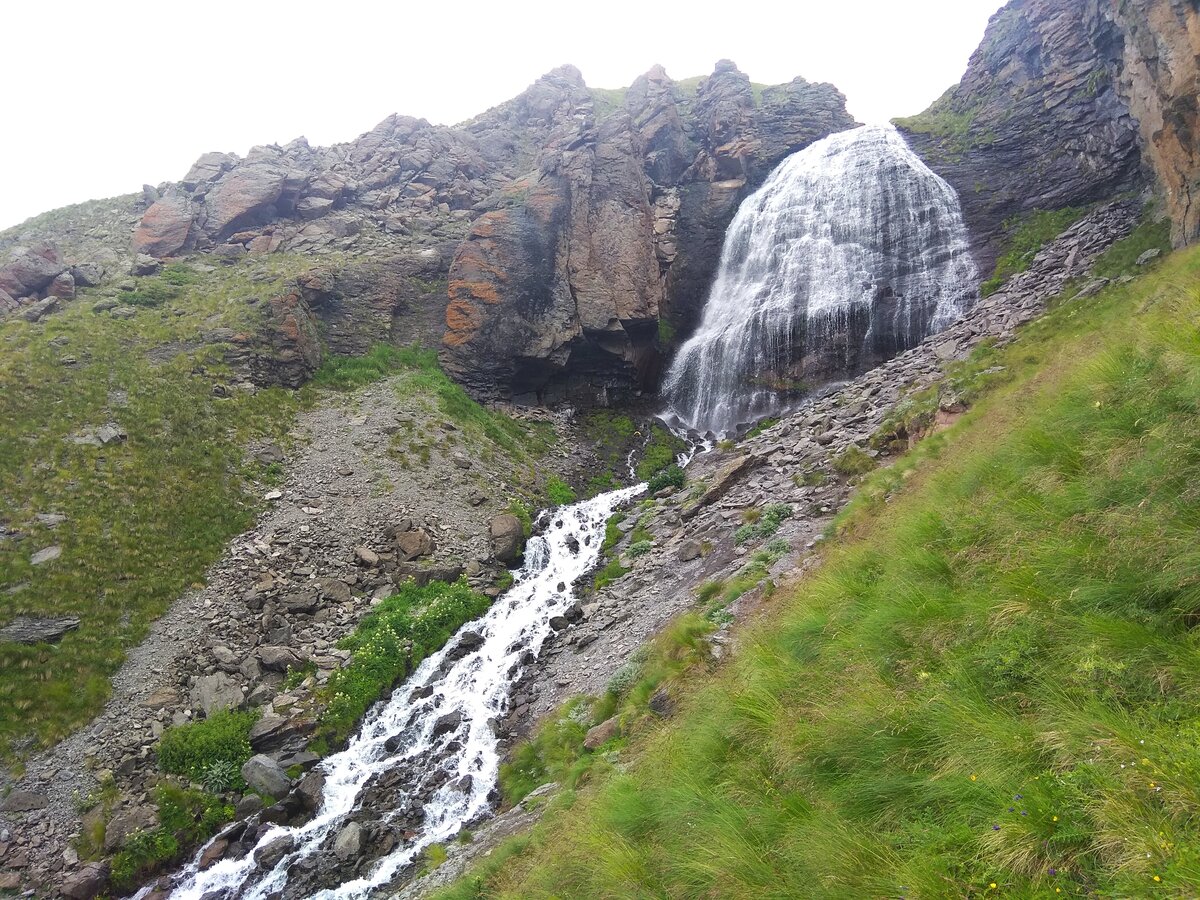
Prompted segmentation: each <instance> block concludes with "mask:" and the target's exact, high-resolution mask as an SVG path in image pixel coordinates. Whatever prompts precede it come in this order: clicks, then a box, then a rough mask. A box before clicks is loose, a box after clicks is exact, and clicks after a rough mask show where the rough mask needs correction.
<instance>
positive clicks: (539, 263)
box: [443, 61, 853, 403]
mask: <svg viewBox="0 0 1200 900" xmlns="http://www.w3.org/2000/svg"><path fill="white" fill-rule="evenodd" d="M535 87H536V88H537V91H538V94H539V96H542V97H546V96H547V95H548V94H549V93H551V92H557V95H558V100H557V102H556V103H547V104H546V108H547V109H548V110H553V111H556V112H557V114H558V116H559V119H558V125H557V127H556V128H554V129H552V130H551V131H550V133H549V135H548V136H547V138H546V143H545V145H544V148H543V150H542V152H541V153H540V154H539V156H538V158H537V168H536V170H535V171H534V172H532V173H530V174H529V175H526V176H525V177H523V178H521V179H518V180H517V181H514V182H513V183H512V184H511V185H510V186H509V187H508V188H507V189H506V190H505V191H504V192H502V194H501V195H500V196H499V197H497V198H494V199H493V201H492V203H491V205H492V208H491V209H489V210H488V211H487V212H486V213H485V214H484V215H482V216H480V218H479V219H477V220H476V221H475V224H474V226H473V227H472V229H471V232H470V235H469V236H468V238H467V240H466V241H465V242H464V243H463V245H462V247H460V249H459V251H458V254H457V255H456V257H455V260H454V263H453V264H452V266H451V271H450V284H449V295H450V303H449V306H448V307H447V312H446V336H445V339H444V343H445V352H444V353H443V362H444V363H445V365H446V368H447V369H448V370H449V371H450V372H451V373H452V374H454V375H455V376H456V377H457V378H459V379H460V380H461V381H463V382H464V383H465V384H466V385H467V386H468V387H469V388H470V389H471V390H472V391H473V392H474V393H476V394H479V395H483V396H502V397H508V396H515V397H517V398H518V399H521V400H523V401H528V402H546V401H554V400H558V399H562V398H563V397H569V398H571V399H574V400H580V401H583V402H590V403H608V402H612V401H613V400H615V399H618V398H621V397H626V398H627V397H629V396H630V395H633V394H636V393H638V392H639V391H641V390H642V389H644V388H647V387H652V386H653V385H654V383H655V382H656V380H657V377H658V374H659V366H660V362H661V357H660V352H659V351H660V349H661V347H660V341H659V328H658V323H659V321H660V320H662V319H663V318H671V319H673V320H674V321H675V322H676V323H677V324H678V325H681V326H683V327H684V328H687V327H689V326H690V325H691V323H692V321H693V320H694V318H695V315H696V314H697V313H698V311H699V308H700V306H701V304H702V300H703V294H704V288H705V287H706V286H707V282H708V280H710V279H711V276H712V273H713V269H714V268H715V264H716V260H717V257H718V256H719V251H720V244H721V240H722V237H723V234H724V229H725V226H726V225H727V224H728V222H729V219H730V218H731V217H732V215H733V213H734V211H735V210H736V207H737V204H738V203H739V202H740V200H741V198H742V197H743V196H745V194H746V193H747V192H748V191H749V190H750V189H752V188H753V187H755V186H757V185H758V184H759V183H760V182H761V181H762V180H763V179H764V178H765V177H766V175H767V174H769V172H770V171H771V169H772V168H774V166H775V165H776V164H777V163H778V162H779V160H780V159H782V158H783V157H784V156H786V155H788V154H789V153H791V152H794V151H795V150H797V149H800V148H802V147H804V146H806V145H807V144H809V143H811V142H812V141H814V140H816V139H818V138H821V137H824V136H825V135H827V134H829V133H830V132H832V131H836V130H839V129H842V128H847V127H850V126H851V125H852V124H853V120H852V119H851V118H850V117H849V116H848V115H847V114H846V112H845V108H844V101H843V98H842V97H841V95H840V94H838V93H837V91H835V90H834V89H833V88H831V87H830V86H828V85H812V84H809V83H808V82H805V81H803V80H802V79H797V80H796V81H794V82H792V83H791V84H788V85H783V86H780V87H777V88H767V89H765V90H763V91H762V96H761V99H756V97H755V91H754V88H753V87H752V86H751V84H750V80H749V79H748V78H747V77H746V76H745V75H744V74H743V73H741V72H739V71H738V70H737V69H736V67H735V66H734V65H733V64H732V63H730V62H727V61H725V62H722V63H719V64H718V66H717V69H716V71H715V72H714V74H713V75H712V77H711V78H708V79H704V80H702V81H701V83H700V85H699V87H698V88H697V90H696V93H695V95H694V96H691V95H689V94H688V93H687V92H685V91H684V90H683V89H682V88H681V87H680V86H679V85H677V84H676V83H675V82H673V81H671V80H670V79H669V78H668V77H667V75H666V73H665V72H664V71H663V70H662V68H661V67H655V68H654V69H652V70H651V71H650V72H648V73H646V74H645V75H643V76H642V77H640V78H639V79H638V80H637V81H635V82H634V84H633V85H631V86H630V88H629V90H628V91H627V92H626V95H625V98H624V101H623V103H622V105H621V106H620V107H618V108H617V109H608V110H606V109H603V108H601V107H600V104H599V103H597V102H596V98H595V97H594V96H593V95H592V94H591V92H589V91H588V90H587V89H586V87H585V86H584V84H583V82H582V79H581V78H580V77H579V74H578V72H577V71H575V70H574V69H569V68H567V69H561V70H557V71H556V72H554V73H551V75H549V76H547V77H546V78H543V79H541V80H540V81H539V83H538V85H536V86H535Z"/></svg>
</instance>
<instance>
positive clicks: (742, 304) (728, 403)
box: [663, 126, 977, 436]
mask: <svg viewBox="0 0 1200 900" xmlns="http://www.w3.org/2000/svg"><path fill="white" fill-rule="evenodd" d="M976 281H977V278H976V270H975V264H974V262H973V261H972V259H971V255H970V247H969V244H968V239H967V232H966V228H965V226H964V225H963V220H962V213H961V210H960V207H959V202H958V196H957V194H955V192H954V189H953V188H951V187H950V185H949V184H947V183H946V182H945V181H943V180H942V179H941V178H939V177H938V176H937V175H935V174H934V173H933V172H932V171H930V169H929V168H928V167H927V166H926V165H925V164H924V163H923V162H922V161H921V160H920V158H919V157H918V156H917V155H916V154H915V153H913V152H912V150H911V149H909V147H908V145H907V144H906V143H905V142H904V139H903V138H902V137H901V136H900V134H899V132H897V131H896V129H894V128H892V127H891V126H864V127H862V128H856V129H853V130H851V131H846V132H842V133H840V134H835V135H832V136H830V137H828V138H825V139H824V140H821V141H818V142H816V143H814V144H812V145H811V146H809V147H807V148H805V149H804V150H801V151H799V152H797V153H794V154H792V155H791V156H789V157H788V158H787V159H786V160H784V161H783V162H782V163H780V165H779V166H778V167H777V168H776V169H775V171H774V172H772V173H771V176H770V177H769V178H768V179H767V181H766V183H765V184H763V186H762V187H761V188H760V189H759V190H758V191H757V192H755V193H754V194H753V195H751V196H750V197H748V198H747V199H746V200H745V201H744V202H743V203H742V205H741V206H740V207H739V209H738V211H737V214H736V215H735V217H734V219H733V222H732V223H731V224H730V226H729V230H728V232H727V233H726V235H725V245H724V248H723V249H722V251H721V262H720V266H719V268H718V271H717V275H716V279H715V281H714V283H713V286H712V290H711V291H710V293H709V297H708V300H707V303H706V305H705V307H704V313H703V317H702V320H701V323H700V326H699V327H698V329H697V330H696V332H695V334H694V335H692V337H691V338H690V339H689V340H688V341H687V342H686V343H685V344H684V345H683V346H682V347H681V348H680V350H679V353H678V355H677V356H676V357H675V360H674V362H673V364H672V366H671V369H670V371H669V372H668V374H667V378H666V381H665V383H664V388H663V391H664V393H665V395H666V397H667V401H668V404H669V412H668V413H667V414H666V416H665V417H664V418H665V419H666V420H667V421H669V422H671V423H673V424H674V425H676V426H681V427H684V428H690V429H693V430H695V431H698V432H701V433H708V434H713V435H717V436H724V435H727V434H730V433H732V432H734V431H736V429H737V428H738V426H742V425H746V424H749V423H752V422H754V421H757V420H758V419H761V418H764V417H766V416H770V415H774V414H776V413H779V412H781V411H782V410H784V409H786V408H787V407H788V406H790V405H792V404H793V403H794V402H795V401H796V399H797V395H800V394H803V393H804V392H805V390H806V389H808V387H809V386H808V385H805V384H804V383H803V382H804V380H805V379H806V378H808V377H809V374H810V373H814V374H815V375H816V377H818V378H820V379H822V380H825V381H830V380H836V379H838V378H839V377H840V378H844V377H847V376H850V375H854V374H857V372H858V371H861V370H864V369H866V368H869V367H870V366H871V365H875V364H877V363H878V362H881V361H882V360H883V359H885V358H887V357H890V356H894V355H895V354H896V353H899V352H901V351H903V350H906V349H908V348H910V347H913V346H915V345H916V344H917V343H919V342H920V341H921V340H922V339H923V338H925V337H927V336H928V335H930V334H933V333H935V332H937V331H940V330H942V329H943V328H945V327H946V326H947V325H949V324H950V323H952V322H953V321H954V320H955V319H957V318H958V317H959V316H960V315H961V314H962V313H963V312H965V311H966V309H967V307H968V306H969V304H970V303H971V301H972V300H973V298H974V296H975V285H976Z"/></svg>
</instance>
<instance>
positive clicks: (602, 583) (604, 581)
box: [592, 557, 629, 591]
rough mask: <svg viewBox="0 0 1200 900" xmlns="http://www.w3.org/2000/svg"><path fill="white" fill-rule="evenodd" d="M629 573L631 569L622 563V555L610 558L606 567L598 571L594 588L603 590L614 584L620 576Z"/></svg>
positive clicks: (593, 584)
mask: <svg viewBox="0 0 1200 900" xmlns="http://www.w3.org/2000/svg"><path fill="white" fill-rule="evenodd" d="M628 574H629V570H628V569H626V568H625V567H624V566H623V565H621V560H620V557H617V558H615V559H610V560H609V561H608V563H607V564H606V565H605V566H604V568H602V569H600V570H599V571H598V572H597V573H596V577H595V579H594V580H593V582H592V587H593V589H594V590H597V591H600V590H603V589H604V588H605V587H607V586H608V585H610V584H612V583H613V582H614V581H616V580H617V579H618V578H621V577H623V576H625V575H628Z"/></svg>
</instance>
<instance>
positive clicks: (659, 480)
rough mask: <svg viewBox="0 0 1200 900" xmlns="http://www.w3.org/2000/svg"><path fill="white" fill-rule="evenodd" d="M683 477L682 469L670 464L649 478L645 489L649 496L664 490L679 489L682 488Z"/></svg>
mask: <svg viewBox="0 0 1200 900" xmlns="http://www.w3.org/2000/svg"><path fill="white" fill-rule="evenodd" d="M684 477H685V476H684V474H683V469H681V468H679V466H677V465H674V464H672V465H670V466H667V468H665V469H663V470H662V471H661V472H659V473H658V474H657V475H655V476H654V477H653V478H651V479H650V481H649V482H648V483H647V485H646V489H647V491H649V492H650V493H651V494H657V493H658V492H659V491H661V490H663V489H664V488H668V487H673V488H681V487H683V483H684Z"/></svg>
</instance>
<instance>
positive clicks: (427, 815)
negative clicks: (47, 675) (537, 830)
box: [143, 484, 645, 900]
mask: <svg viewBox="0 0 1200 900" xmlns="http://www.w3.org/2000/svg"><path fill="white" fill-rule="evenodd" d="M644 490H645V485H644V484H643V485H637V486H635V487H630V488H624V489H622V490H617V491H612V492H609V493H607V494H602V495H601V496H599V497H595V498H593V499H591V500H585V501H583V502H581V503H576V504H573V505H571V506H566V507H562V508H560V509H557V510H554V511H553V512H552V513H551V516H552V519H551V523H550V526H549V527H548V528H547V529H546V530H545V532H544V533H543V534H541V535H539V536H536V537H533V538H531V539H530V541H529V544H528V546H527V547H526V550H525V565H524V567H523V568H522V569H521V571H520V572H519V573H518V574H517V576H516V580H515V582H514V584H513V586H512V588H510V589H509V590H508V591H507V592H505V594H503V595H502V596H501V597H500V598H499V599H497V600H496V602H495V603H494V604H493V605H492V606H491V608H490V609H489V610H488V612H487V613H485V614H484V616H483V617H482V618H480V619H477V620H476V621H475V622H472V623H470V624H468V625H466V626H464V627H463V629H462V630H463V631H465V630H470V631H472V632H474V633H476V634H478V635H479V636H481V637H482V638H483V643H482V645H481V646H479V647H478V648H477V649H475V650H474V651H472V652H470V653H468V654H466V655H465V656H463V657H462V658H459V659H457V660H455V656H454V655H452V654H453V651H454V649H455V648H456V647H457V645H458V644H459V635H455V637H453V638H451V639H450V640H449V641H448V642H447V643H446V646H445V647H444V648H443V649H442V650H441V651H439V652H438V653H435V654H433V655H432V656H430V657H429V658H427V659H426V660H425V661H424V662H422V663H421V665H420V666H419V667H418V669H417V671H416V672H414V673H413V675H412V676H411V677H410V678H409V679H408V681H407V682H406V683H405V685H404V687H403V688H401V689H400V690H397V691H396V692H395V693H394V694H393V695H392V698H391V699H390V700H389V701H387V702H385V703H382V704H379V705H378V706H376V707H375V709H373V710H372V711H371V712H370V713H369V714H368V716H367V718H366V720H365V722H364V723H363V726H362V728H361V730H360V731H359V733H358V734H357V735H356V736H355V737H354V738H352V739H351V741H350V743H349V745H348V746H347V747H346V749H345V750H343V751H342V752H340V753H337V754H334V755H333V756H330V757H328V758H327V759H325V760H324V761H323V762H322V763H321V769H322V770H323V771H324V773H325V776H326V781H325V787H324V795H323V798H322V801H321V806H320V808H319V809H318V811H317V814H316V816H315V817H314V818H313V819H312V820H311V821H309V822H307V823H306V824H304V825H301V826H296V827H286V826H277V827H274V828H272V829H271V830H270V831H269V832H267V833H266V834H265V835H263V836H262V837H261V838H260V839H259V841H258V843H257V845H256V847H255V850H257V849H259V848H263V847H266V846H267V845H268V844H271V843H272V842H273V841H275V840H277V839H278V838H281V837H284V836H290V837H291V838H293V839H294V841H295V849H294V850H293V851H292V852H290V853H288V854H287V855H285V856H284V857H283V858H282V859H281V860H280V861H279V862H278V863H277V864H276V865H275V866H274V867H272V868H271V869H269V870H264V869H263V868H262V867H260V866H258V864H257V863H256V862H255V861H254V851H253V850H252V851H251V852H250V853H247V854H246V855H245V856H243V857H242V858H240V859H225V860H222V861H221V862H219V863H217V864H216V865H214V866H213V867H211V868H209V869H206V870H204V871H198V861H199V859H200V854H197V856H196V858H195V860H194V861H193V862H192V864H191V865H189V866H188V867H187V869H185V870H184V871H183V873H181V875H180V877H179V884H178V886H177V887H176V888H175V890H174V891H173V893H172V894H171V897H172V898H174V900H199V898H201V897H203V896H204V895H206V894H209V893H210V892H214V891H222V890H224V891H227V892H229V896H233V897H239V898H248V900H254V898H262V897H266V896H268V895H269V894H272V893H273V892H276V891H281V890H283V889H284V888H285V886H286V885H287V882H288V874H289V870H292V869H293V868H294V867H296V865H297V863H299V862H301V861H302V860H303V859H305V858H306V857H310V856H312V855H313V854H316V853H318V852H319V851H321V849H322V848H323V847H325V846H326V845H327V843H328V841H329V839H330V837H331V836H332V835H334V834H336V833H337V831H338V830H339V829H340V828H341V827H342V826H344V825H345V824H347V823H348V822H349V821H350V815H351V813H353V812H354V810H355V808H356V805H357V802H358V800H359V797H360V794H361V793H362V791H363V788H364V787H365V786H366V785H367V783H368V781H369V780H370V779H371V778H372V776H374V775H377V774H379V773H382V772H387V771H390V770H393V769H396V768H397V767H401V766H404V767H409V768H410V769H411V768H419V767H428V768H433V767H437V766H440V767H442V768H443V770H444V771H446V772H447V773H448V777H447V779H446V781H445V783H444V784H443V785H442V786H441V787H440V788H438V790H437V792H436V793H435V794H434V796H433V799H432V800H431V801H429V802H427V803H426V804H425V807H424V819H423V821H422V824H421V826H420V829H419V831H418V833H417V835H416V837H415V838H413V839H412V840H411V841H409V842H408V843H406V844H404V845H403V846H402V847H400V848H399V849H397V850H395V851H394V852H393V853H391V854H390V855H388V856H384V857H383V858H381V859H379V860H377V861H376V862H375V863H374V864H373V865H372V867H371V869H370V871H369V873H368V874H367V875H365V876H363V877H361V878H357V879H355V880H353V881H349V882H346V883H344V884H342V885H340V886H338V887H336V888H331V889H328V890H322V891H319V892H317V893H315V894H312V896H313V897H314V898H319V900H350V898H362V897H365V896H367V895H368V894H369V893H370V892H371V891H372V889H374V888H376V887H379V886H381V885H386V884H387V883H388V882H389V881H391V880H392V879H393V877H394V876H395V875H396V874H397V873H398V872H399V871H400V870H401V869H402V868H403V867H404V866H406V865H407V864H409V863H410V862H412V861H413V859H414V858H415V857H416V856H417V854H419V853H420V852H421V851H422V850H423V849H425V848H426V847H428V846H429V845H430V844H433V843H437V842H439V841H445V840H447V839H449V838H452V837H453V836H454V835H455V834H457V833H458V831H459V830H460V829H461V828H462V827H463V825H465V824H466V823H468V822H470V821H472V820H473V819H475V818H476V817H477V816H479V815H480V814H482V813H484V812H485V811H486V810H487V809H488V808H489V801H488V795H489V794H490V793H491V791H492V789H493V787H494V786H495V784H496V776H497V774H498V771H499V766H500V756H499V753H498V751H497V740H496V736H495V734H494V733H493V731H492V723H493V720H496V719H499V718H501V717H502V716H503V715H504V713H505V712H506V710H507V705H508V695H509V689H510V688H511V686H512V684H513V683H514V682H515V681H516V680H517V679H518V678H519V674H520V670H521V669H522V668H523V662H522V660H523V658H527V657H525V654H526V653H533V654H534V655H536V654H537V653H538V651H539V650H540V648H541V646H542V644H543V643H544V642H545V640H546V638H547V637H548V636H549V635H550V632H551V630H552V629H551V626H550V619H551V617H552V616H554V615H555V614H557V613H561V612H562V611H563V610H565V609H566V608H567V607H568V606H570V604H571V603H572V602H573V600H574V597H573V585H574V583H575V581H576V580H577V579H579V578H580V576H582V575H584V574H585V573H586V572H588V571H589V570H590V569H591V568H592V567H593V566H594V565H595V564H596V562H597V560H598V559H599V555H600V547H601V544H602V542H603V538H604V525H605V522H606V521H607V519H608V517H609V516H610V515H611V514H612V512H613V510H614V509H615V508H616V507H617V506H618V505H620V504H621V503H622V502H623V501H625V500H627V499H629V498H630V497H633V496H636V495H637V494H639V493H641V492H642V491H644ZM422 688H424V689H426V690H422ZM430 688H432V691H429V690H428V689H430ZM426 694H428V696H425V695H426ZM454 713H459V714H461V720H460V721H459V723H458V725H457V726H456V727H455V728H453V729H450V730H443V729H439V728H438V723H439V720H440V721H441V722H443V723H444V722H445V721H446V718H445V717H446V716H448V715H450V716H453V714H454ZM439 731H440V732H441V733H439ZM397 735H399V736H400V738H399V744H400V745H399V746H398V747H397V748H396V749H394V750H389V749H388V747H386V746H385V743H387V741H388V739H389V738H395V736H397ZM455 744H457V746H455ZM464 776H470V777H464ZM143 893H145V892H144V891H143Z"/></svg>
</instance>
